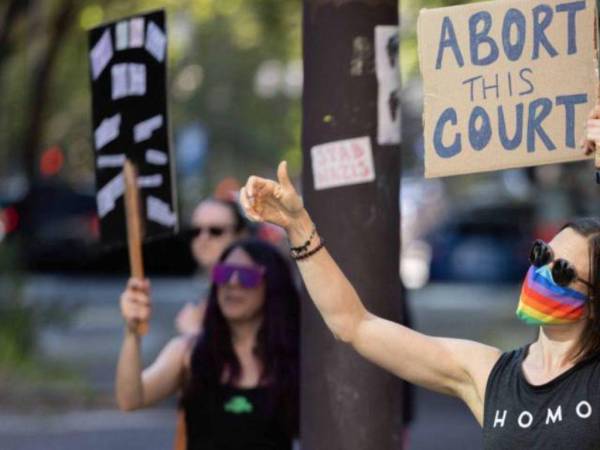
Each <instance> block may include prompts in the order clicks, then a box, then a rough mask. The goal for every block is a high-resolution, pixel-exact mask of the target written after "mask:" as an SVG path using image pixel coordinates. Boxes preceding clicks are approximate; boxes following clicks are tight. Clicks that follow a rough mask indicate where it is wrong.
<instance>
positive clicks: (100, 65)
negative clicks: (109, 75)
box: [90, 29, 113, 80]
mask: <svg viewBox="0 0 600 450" xmlns="http://www.w3.org/2000/svg"><path fill="white" fill-rule="evenodd" d="M112 57H113V45H112V37H111V35H110V29H107V30H105V31H104V33H103V34H102V37H101V38H100V39H99V40H98V42H96V45H94V48H93V49H92V51H91V52H90V60H91V64H92V78H93V79H94V80H95V79H97V78H98V77H99V76H100V74H101V73H102V71H103V70H104V68H105V67H106V65H107V64H108V63H109V62H110V60H111V59H112Z"/></svg>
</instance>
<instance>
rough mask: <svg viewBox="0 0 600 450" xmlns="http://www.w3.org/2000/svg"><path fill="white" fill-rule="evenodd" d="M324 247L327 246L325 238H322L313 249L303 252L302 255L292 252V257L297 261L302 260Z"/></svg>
mask: <svg viewBox="0 0 600 450" xmlns="http://www.w3.org/2000/svg"><path fill="white" fill-rule="evenodd" d="M323 247H325V239H321V241H320V242H319V245H317V246H316V247H315V248H313V249H312V250H310V251H308V252H306V253H303V254H301V255H294V254H292V259H294V260H296V261H301V260H303V259H306V258H308V257H309V256H312V255H314V254H315V253H317V252H318V251H319V250H321V249H322V248H323Z"/></svg>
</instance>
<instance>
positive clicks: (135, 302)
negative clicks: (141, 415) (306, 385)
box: [116, 239, 299, 450]
mask: <svg viewBox="0 0 600 450" xmlns="http://www.w3.org/2000/svg"><path fill="white" fill-rule="evenodd" d="M211 281H212V283H211V288H210V293H209V296H208V301H207V307H206V313H205V316H204V320H203V324H202V331H201V333H200V334H199V335H197V336H196V337H191V336H180V337H177V338H174V339H173V340H172V341H171V342H170V343H169V344H167V346H166V347H165V348H164V349H163V350H162V351H161V353H160V354H159V356H158V357H157V359H156V360H155V361H154V362H153V363H152V364H151V365H150V366H149V367H148V368H146V369H145V370H142V366H141V362H140V346H141V342H140V341H141V336H139V335H138V332H137V327H136V324H137V323H138V322H139V321H147V320H149V318H150V315H151V301H150V285H149V283H148V281H147V280H138V279H134V278H132V279H130V280H129V282H128V284H127V288H126V290H125V291H124V292H123V294H122V295H121V312H122V315H123V318H124V320H125V324H126V327H125V328H126V329H125V337H124V341H123V345H122V349H121V355H120V357H119V362H118V367H117V379H116V397H117V403H118V406H119V408H121V409H122V410H127V411H128V410H134V409H139V408H145V407H148V406H151V405H153V404H155V403H157V402H159V401H161V400H162V399H164V398H166V397H168V396H170V395H172V394H176V393H179V395H180V407H181V408H182V410H183V411H184V418H185V434H184V436H185V443H184V444H183V448H187V449H188V450H264V449H270V448H272V449H278V450H291V448H292V442H293V439H294V437H295V436H297V433H298V408H299V407H298V403H299V400H298V399H299V395H298V385H299V368H298V366H299V362H298V358H299V295H298V292H297V290H296V287H295V285H294V282H293V279H292V275H291V271H290V268H289V266H288V264H287V261H286V259H285V258H284V257H283V256H282V255H281V254H280V252H279V251H278V250H277V249H276V248H274V247H273V246H272V245H270V244H268V243H266V242H263V241H259V240H257V239H245V240H241V241H236V242H234V243H232V244H231V245H230V246H229V247H227V248H226V249H225V251H224V252H223V253H222V255H221V256H220V258H219V259H218V261H217V263H216V264H215V265H214V266H213V268H212V270H211ZM180 444H181V442H180Z"/></svg>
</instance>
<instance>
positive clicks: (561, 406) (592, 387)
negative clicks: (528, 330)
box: [483, 346, 600, 450]
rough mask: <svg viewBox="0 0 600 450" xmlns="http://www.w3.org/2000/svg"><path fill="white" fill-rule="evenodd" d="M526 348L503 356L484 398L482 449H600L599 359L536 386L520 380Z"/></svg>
mask: <svg viewBox="0 0 600 450" xmlns="http://www.w3.org/2000/svg"><path fill="white" fill-rule="evenodd" d="M527 351H528V346H527V347H524V348H520V349H518V350H513V351H511V352H507V353H504V354H503V355H502V356H501V357H500V359H499V360H498V362H497V363H496V364H495V366H494V368H493V369H492V372H491V374H490V377H489V379H488V382H487V388H486V393H485V408H484V424H483V440H484V447H485V449H486V450H499V449H528V450H529V449H540V450H541V449H543V450H553V449H556V450H559V449H560V450H565V449H578V450H587V449H600V357H594V358H590V359H588V360H586V361H582V362H580V363H578V364H576V365H575V366H574V367H572V368H571V369H569V370H567V371H566V372H564V373H563V374H561V375H560V376H558V377H557V378H555V379H553V380H551V381H550V382H548V383H546V384H543V385H539V386H535V385H532V384H530V383H529V382H528V381H527V380H526V379H525V376H524V375H523V371H522V363H523V360H524V359H525V356H526V355H527Z"/></svg>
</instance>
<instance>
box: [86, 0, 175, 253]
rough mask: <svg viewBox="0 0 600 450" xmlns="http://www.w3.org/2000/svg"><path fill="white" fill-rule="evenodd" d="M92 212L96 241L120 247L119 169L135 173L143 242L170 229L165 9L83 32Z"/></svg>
mask: <svg viewBox="0 0 600 450" xmlns="http://www.w3.org/2000/svg"><path fill="white" fill-rule="evenodd" d="M89 48H90V52H89V58H90V77H91V85H92V120H93V141H94V151H95V155H94V156H95V157H94V160H95V168H96V186H97V206H98V216H99V218H100V228H101V235H102V241H103V242H104V243H111V244H112V243H120V242H124V241H125V237H126V234H125V213H124V208H123V194H124V191H125V182H124V177H123V164H124V162H125V160H126V159H128V160H130V161H132V162H133V163H134V164H135V166H136V168H137V173H138V186H139V189H140V195H141V207H142V211H143V217H142V222H143V224H144V226H143V228H144V237H145V239H148V238H152V237H156V236H159V235H163V234H169V233H174V232H176V231H177V226H178V215H177V209H176V205H177V202H176V200H175V192H176V191H175V189H174V181H175V177H174V172H173V170H174V165H173V164H171V156H170V155H171V152H170V146H169V133H168V116H167V90H166V60H167V33H166V23H165V14H164V11H156V12H151V13H148V14H142V15H138V16H135V17H129V18H126V19H122V20H119V21H117V22H113V23H108V24H104V25H102V26H99V27H97V28H94V29H93V30H90V32H89Z"/></svg>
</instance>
